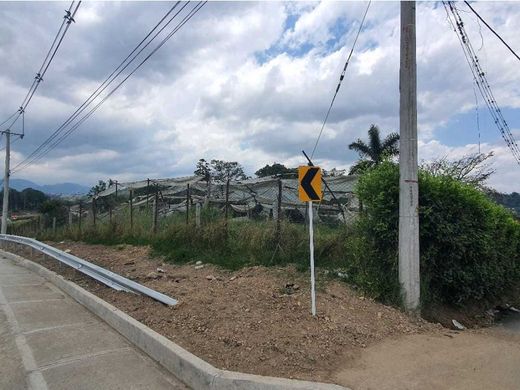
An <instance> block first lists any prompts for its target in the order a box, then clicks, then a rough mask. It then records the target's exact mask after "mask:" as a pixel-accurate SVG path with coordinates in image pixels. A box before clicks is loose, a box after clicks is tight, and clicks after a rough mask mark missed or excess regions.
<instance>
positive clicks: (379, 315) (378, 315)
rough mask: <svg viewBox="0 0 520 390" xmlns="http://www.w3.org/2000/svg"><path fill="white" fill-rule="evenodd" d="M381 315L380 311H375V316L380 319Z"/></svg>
mask: <svg viewBox="0 0 520 390" xmlns="http://www.w3.org/2000/svg"><path fill="white" fill-rule="evenodd" d="M381 317H383V313H381V312H380V311H378V312H377V318H379V319H381Z"/></svg>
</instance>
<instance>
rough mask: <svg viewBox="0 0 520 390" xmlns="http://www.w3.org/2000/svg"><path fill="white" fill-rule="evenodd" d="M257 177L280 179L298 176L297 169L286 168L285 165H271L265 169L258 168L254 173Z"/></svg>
mask: <svg viewBox="0 0 520 390" xmlns="http://www.w3.org/2000/svg"><path fill="white" fill-rule="evenodd" d="M255 175H256V176H257V177H269V176H278V177H282V178H291V177H292V178H294V177H296V176H297V175H298V169H297V168H287V167H286V166H285V165H283V164H280V163H276V162H275V163H273V165H269V164H267V165H266V166H265V167H263V168H260V169H259V170H258V171H256V172H255Z"/></svg>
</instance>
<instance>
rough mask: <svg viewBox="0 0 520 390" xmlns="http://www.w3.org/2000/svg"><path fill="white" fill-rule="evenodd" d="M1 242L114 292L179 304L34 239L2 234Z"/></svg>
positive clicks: (0, 236)
mask: <svg viewBox="0 0 520 390" xmlns="http://www.w3.org/2000/svg"><path fill="white" fill-rule="evenodd" d="M0 241H3V242H12V243H15V244H20V245H25V246H28V247H31V248H33V249H36V250H37V251H38V252H40V253H43V254H44V255H47V256H49V257H52V258H54V259H56V260H58V261H59V262H61V263H63V264H66V265H68V266H69V267H72V268H74V269H75V270H77V271H79V272H81V273H83V274H85V275H88V276H90V277H91V278H93V279H95V280H97V281H98V282H101V283H103V284H104V285H106V286H108V287H111V288H113V289H114V290H117V291H126V292H133V293H136V294H142V295H146V296H148V297H150V298H152V299H155V300H156V301H159V302H162V303H164V304H166V305H169V306H173V305H176V304H177V300H176V299H174V298H170V297H169V296H167V295H165V294H162V293H160V292H158V291H155V290H152V289H151V288H148V287H146V286H143V285H142V284H139V283H136V282H134V281H132V280H130V279H127V278H125V277H123V276H121V275H119V274H116V273H115V272H112V271H109V270H106V269H104V268H103V267H100V266H98V265H96V264H92V263H89V262H88V261H86V260H83V259H80V258H79V257H76V256H74V255H71V254H70V253H65V252H63V251H61V250H59V249H56V248H54V247H52V246H50V245H47V244H44V243H43V242H40V241H37V240H35V239H33V238H28V237H21V236H13V235H10V234H0Z"/></svg>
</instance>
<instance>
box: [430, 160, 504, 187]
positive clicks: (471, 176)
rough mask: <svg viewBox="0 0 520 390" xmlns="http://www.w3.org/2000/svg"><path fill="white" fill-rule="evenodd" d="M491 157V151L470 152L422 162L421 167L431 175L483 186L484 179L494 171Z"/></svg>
mask: <svg viewBox="0 0 520 390" xmlns="http://www.w3.org/2000/svg"><path fill="white" fill-rule="evenodd" d="M492 157H493V152H489V153H475V154H470V155H467V156H464V157H462V158H460V159H458V160H454V161H450V160H448V159H447V158H446V157H443V158H441V159H438V160H434V161H433V162H431V163H428V164H422V166H421V168H422V169H423V170H424V171H427V172H429V173H430V174H432V175H433V176H449V177H451V178H453V179H455V180H458V181H460V182H463V183H467V184H470V185H472V186H475V187H479V188H484V185H485V183H486V180H487V179H488V178H489V177H490V176H491V175H492V174H493V173H495V170H494V169H493V168H491V164H490V162H489V160H490V159H491V158H492Z"/></svg>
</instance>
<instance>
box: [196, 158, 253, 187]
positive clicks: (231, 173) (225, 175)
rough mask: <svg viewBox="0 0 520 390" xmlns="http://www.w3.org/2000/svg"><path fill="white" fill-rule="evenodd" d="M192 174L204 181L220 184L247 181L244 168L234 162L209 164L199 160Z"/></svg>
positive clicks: (212, 161)
mask: <svg viewBox="0 0 520 390" xmlns="http://www.w3.org/2000/svg"><path fill="white" fill-rule="evenodd" d="M194 173H195V174H196V175H198V176H202V177H204V180H206V181H207V180H208V179H210V178H211V179H212V180H215V181H220V182H224V181H227V180H244V179H247V175H246V174H245V173H244V168H243V167H242V165H240V164H239V163H237V162H236V161H224V160H211V162H210V163H208V162H207V161H206V160H205V159H203V158H201V159H200V160H199V161H198V163H197V166H196V169H195V171H194Z"/></svg>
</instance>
